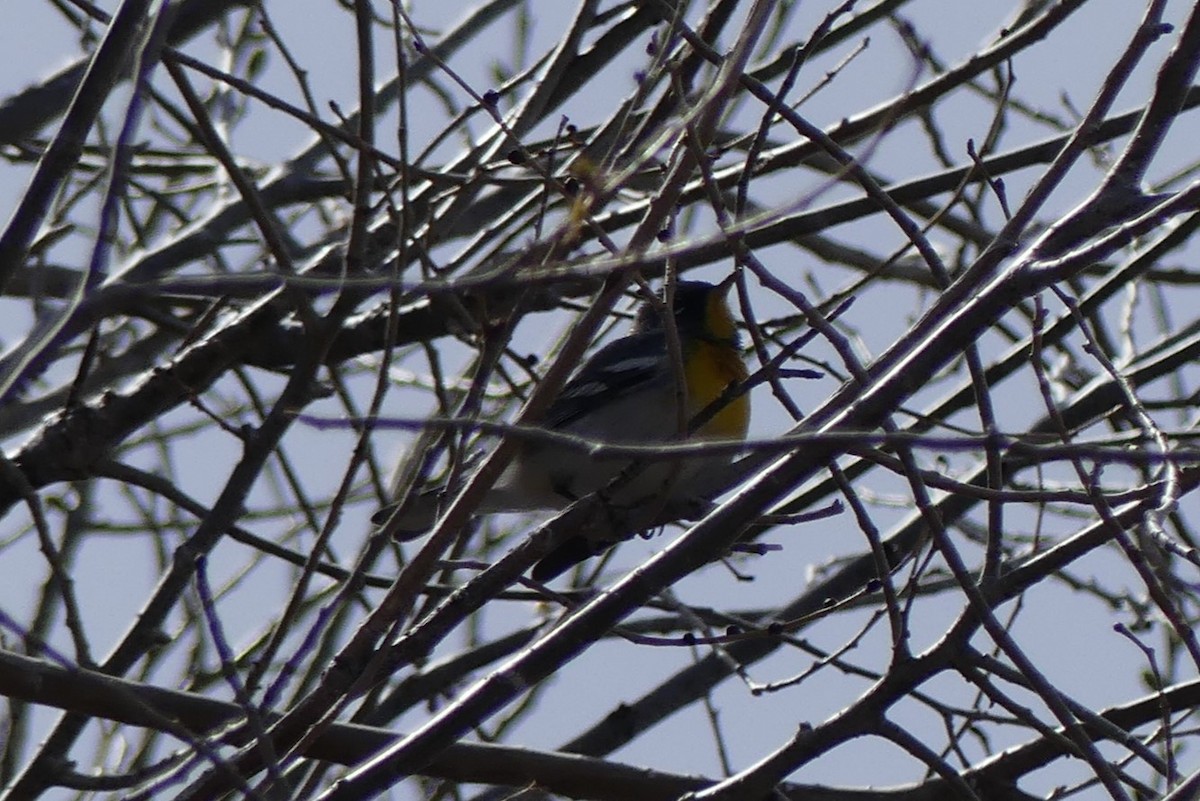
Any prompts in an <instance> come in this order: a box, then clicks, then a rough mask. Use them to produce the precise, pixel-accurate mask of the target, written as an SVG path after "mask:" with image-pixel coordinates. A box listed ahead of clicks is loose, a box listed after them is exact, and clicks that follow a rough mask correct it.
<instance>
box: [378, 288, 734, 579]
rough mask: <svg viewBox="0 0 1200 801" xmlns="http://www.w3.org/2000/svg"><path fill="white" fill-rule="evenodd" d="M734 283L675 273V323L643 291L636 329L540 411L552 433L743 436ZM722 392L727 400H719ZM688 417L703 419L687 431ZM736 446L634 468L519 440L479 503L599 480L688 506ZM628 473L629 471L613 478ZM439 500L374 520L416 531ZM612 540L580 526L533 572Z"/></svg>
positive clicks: (606, 439)
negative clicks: (675, 351) (675, 348)
mask: <svg viewBox="0 0 1200 801" xmlns="http://www.w3.org/2000/svg"><path fill="white" fill-rule="evenodd" d="M731 285H732V277H731V279H728V280H726V281H723V282H721V283H720V284H711V283H708V282H706V281H692V280H688V281H684V280H679V281H676V282H675V284H674V287H673V288H672V291H671V292H670V293H669V295H670V297H671V309H672V312H673V313H672V314H671V318H672V319H671V322H670V323H668V322H667V321H666V320H664V319H663V318H664V316H665V315H664V314H663V313H662V312H663V307H662V304H659V303H652V302H648V301H647V302H644V303H643V305H642V306H641V307H640V309H639V310H638V312H637V315H636V316H635V318H634V324H633V327H632V330H631V331H630V333H629V334H627V335H626V336H623V337H621V338H619V339H616V340H613V341H612V342H609V343H608V344H606V345H604V346H603V347H601V348H600V349H598V350H597V351H596V352H595V353H594V354H593V355H592V356H591V357H590V358H589V359H587V360H586V361H585V362H584V364H583V365H582V366H581V367H580V368H579V369H578V370H577V371H576V372H575V373H574V375H573V376H572V377H571V378H570V379H569V380H568V381H567V383H566V384H565V385H564V386H563V389H562V390H561V392H560V393H559V394H558V396H557V397H555V398H554V400H553V401H552V402H551V403H550V404H549V406H548V407H547V409H546V410H545V411H544V413H543V414H542V415H540V417H539V418H538V419H537V420H534V421H530V422H531V423H532V424H533V425H535V426H538V427H541V428H544V429H546V430H548V431H551V432H556V433H561V434H568V435H571V436H572V437H574V438H578V439H582V440H586V441H590V442H601V443H610V444H636V445H645V444H655V443H667V442H671V441H678V440H680V439H682V438H683V437H684V436H686V438H687V439H688V440H689V441H696V440H702V441H723V442H729V441H734V442H737V441H742V440H744V439H745V437H746V433H747V431H748V429H749V424H750V397H749V394H748V393H747V392H746V391H745V387H744V382H745V381H746V379H747V377H748V371H747V369H746V364H745V361H744V360H743V359H742V351H741V337H740V335H739V332H738V328H737V322H736V320H735V319H734V317H733V315H732V313H731V312H730V310H729V305H728V301H727V295H728V291H729V288H730V286H731ZM669 325H670V326H673V328H674V331H675V334H676V335H677V336H678V342H679V358H678V359H676V358H674V357H673V355H672V346H671V334H670V329H669V327H668V326H669ZM677 373H678V374H679V375H678V377H677ZM681 387H682V388H683V392H682V393H681V392H680V388H681ZM739 388H741V389H740V391H739ZM681 395H682V397H683V398H684V399H685V400H684V406H683V415H680V409H679V400H680V397H681ZM718 400H720V401H722V404H721V405H720V406H719V407H717V406H714V404H715V403H716V402H717V401H718ZM710 407H712V408H710ZM697 415H702V417H699V418H698V417H697ZM681 419H682V420H683V421H685V422H687V423H688V426H687V427H688V428H689V429H694V430H689V431H687V432H686V433H685V432H683V431H681V427H680V421H681ZM732 457H733V452H732V451H728V450H722V451H721V452H720V453H714V454H711V455H703V456H691V457H685V458H682V459H677V460H652V461H648V462H646V463H645V464H639V465H637V466H635V467H634V468H633V469H632V470H631V469H630V468H631V464H632V462H631V460H630V459H629V458H628V457H627V456H625V457H620V458H596V457H594V456H592V455H591V454H589V453H588V452H586V451H585V450H583V449H580V448H578V447H572V446H571V445H570V444H567V443H563V442H561V441H554V440H552V439H538V438H536V437H535V438H530V439H528V440H525V441H522V442H521V443H519V445H518V450H517V453H516V454H515V455H514V457H513V459H512V461H511V462H510V463H509V465H508V466H507V468H506V469H505V470H504V472H503V473H502V474H501V476H500V477H499V479H497V481H496V483H495V484H494V485H493V486H492V488H491V489H490V490H489V491H488V492H487V494H486V496H485V497H484V499H483V501H482V502H481V503H480V504H479V506H478V508H477V510H476V514H489V513H497V512H524V511H533V510H557V509H562V508H565V507H566V506H567V505H569V504H570V503H572V502H574V501H576V500H578V499H579V498H582V497H584V496H586V495H589V494H591V493H593V492H596V491H598V490H604V491H605V492H606V495H605V499H606V501H607V502H608V503H609V504H612V505H613V506H618V507H621V506H636V505H638V504H639V503H646V502H649V501H651V500H653V501H654V502H656V503H660V504H663V506H664V507H666V508H672V509H675V508H682V507H685V506H687V504H688V503H690V502H692V501H703V500H704V499H701V498H697V497H695V496H696V483H697V481H696V480H697V479H698V478H699V477H701V476H703V475H704V474H705V472H706V471H709V470H714V469H720V468H722V467H724V466H725V465H727V464H728V463H729V462H730V461H731V459H732ZM626 471H628V473H629V474H628V475H626ZM618 477H620V478H621V481H619V482H615V481H614V480H615V479H617V478H618ZM610 485H613V486H610ZM439 499H440V493H439V491H437V490H433V491H423V492H420V493H418V494H417V495H416V497H414V498H413V499H411V500H410V501H409V502H408V503H407V504H405V508H404V509H402V510H401V511H400V519H399V520H398V521H391V522H389V519H390V518H391V517H392V515H393V513H394V512H395V511H396V504H392V505H390V506H387V507H384V508H383V509H381V510H379V511H378V512H377V513H376V514H375V516H374V517H373V518H372V520H373V521H374V522H376V523H377V524H380V525H382V524H384V523H388V524H389V526H390V529H391V530H392V531H399V532H400V536H401V537H402V538H405V539H408V538H410V536H415V535H419V534H420V533H422V532H424V531H425V530H427V529H428V528H429V527H430V526H431V525H432V524H433V522H434V521H435V519H436V515H437V509H438V506H439ZM612 544H613V543H611V542H596V541H592V540H589V539H588V538H586V537H584V536H581V535H577V536H573V537H569V538H568V539H567V540H566V541H564V542H563V543H561V544H560V545H558V546H557V547H556V548H554V549H553V550H552V551H551V552H550V553H549V554H547V555H546V556H545V557H543V558H542V559H541V560H540V561H539V562H538V563H537V564H536V565H535V566H534V568H533V570H532V571H531V576H532V578H533V579H535V580H537V581H541V582H546V581H550V580H552V579H554V578H555V577H557V576H559V575H560V574H562V573H564V572H566V571H567V570H569V569H570V568H571V567H573V566H574V565H576V564H578V563H579V562H582V561H585V560H586V559H588V558H590V557H592V556H595V555H597V554H599V553H601V552H603V551H604V550H605V549H607V548H608V547H610V546H611V545H612Z"/></svg>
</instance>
